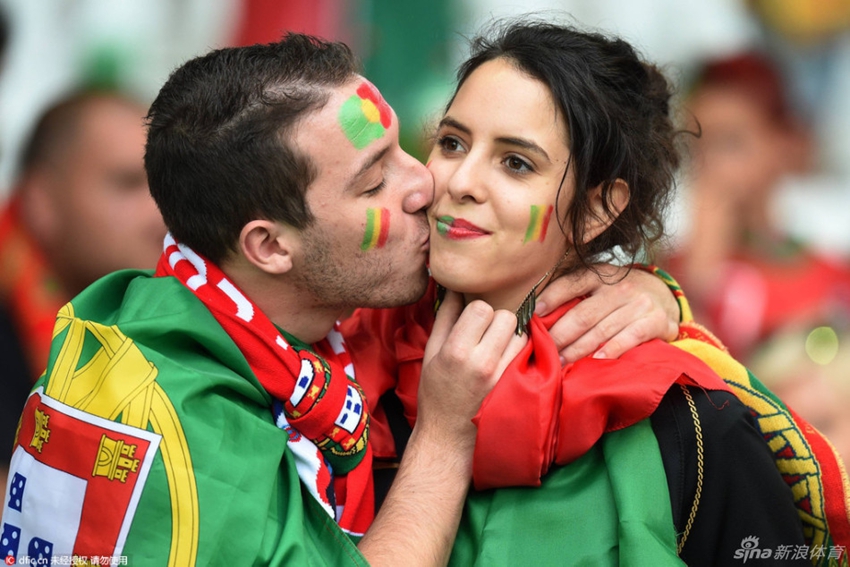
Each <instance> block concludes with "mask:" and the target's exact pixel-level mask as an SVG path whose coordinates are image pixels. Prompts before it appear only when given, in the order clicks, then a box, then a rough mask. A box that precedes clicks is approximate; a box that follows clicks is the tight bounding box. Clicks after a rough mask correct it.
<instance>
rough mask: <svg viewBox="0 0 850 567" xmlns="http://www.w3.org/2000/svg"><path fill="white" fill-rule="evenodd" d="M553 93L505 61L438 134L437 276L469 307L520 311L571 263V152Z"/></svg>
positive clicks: (471, 84) (475, 83)
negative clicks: (567, 227)
mask: <svg viewBox="0 0 850 567" xmlns="http://www.w3.org/2000/svg"><path fill="white" fill-rule="evenodd" d="M564 124H565V122H564V119H563V116H562V113H561V112H560V110H559V109H558V107H557V106H556V104H555V102H554V99H553V98H552V95H551V94H550V93H549V89H548V88H547V87H546V86H545V85H544V84H543V83H542V82H540V81H538V80H536V79H533V78H531V77H530V76H528V75H526V74H524V73H522V72H521V71H519V70H517V69H516V68H515V67H514V66H513V65H512V64H511V63H510V62H508V61H506V60H504V59H496V60H492V61H489V62H487V63H484V64H483V65H481V66H480V67H479V68H478V69H476V70H475V71H474V72H473V73H472V74H471V75H470V76H469V78H468V79H467V80H466V82H465V83H464V84H463V86H462V87H461V88H460V90H459V91H458V93H457V96H456V97H455V99H454V101H453V102H452V105H451V107H450V108H449V109H448V112H447V113H446V115H445V117H444V118H443V120H442V121H441V122H440V126H439V130H438V131H437V137H436V138H437V141H436V144H435V146H434V148H433V149H432V151H431V155H430V161H429V164H428V167H429V168H430V170H431V172H432V173H433V174H434V180H435V183H436V192H435V195H434V204H433V205H432V207H431V209H430V210H429V215H428V216H429V221H430V225H431V273H432V274H433V276H434V279H435V280H437V282H439V283H441V284H442V285H444V286H445V287H447V288H448V289H451V290H454V291H458V292H462V293H464V294H465V295H466V298H467V301H469V300H472V299H476V298H477V299H483V300H485V301H487V302H488V303H489V304H490V305H492V306H493V307H495V308H504V309H510V310H515V309H516V308H517V307H518V306H519V304H520V303H521V302H522V300H523V298H524V297H525V295H526V294H527V293H528V292H529V291H530V290H531V288H532V287H533V286H534V284H535V283H537V281H538V280H539V279H540V278H541V277H542V276H543V275H544V274H546V272H547V271H549V270H550V269H551V268H552V267H553V266H554V265H555V264H556V263H557V262H558V260H559V259H560V258H561V257H562V256H563V254H564V251H565V250H566V245H567V244H566V238H565V237H564V234H563V233H562V232H561V230H560V228H559V226H558V220H557V217H558V216H559V212H560V213H561V215H562V214H563V212H564V210H565V209H566V207H567V206H568V205H569V203H570V201H571V200H572V195H573V182H572V176H571V175H568V176H567V177H566V179H564V187H563V189H562V195H561V199H560V205H561V206H560V211H559V210H556V209H555V197H556V194H557V192H558V187H559V185H560V184H561V180H562V179H563V178H564V171H565V169H566V167H567V161H568V158H569V150H568V148H567V142H566V140H567V132H566V127H565V126H564Z"/></svg>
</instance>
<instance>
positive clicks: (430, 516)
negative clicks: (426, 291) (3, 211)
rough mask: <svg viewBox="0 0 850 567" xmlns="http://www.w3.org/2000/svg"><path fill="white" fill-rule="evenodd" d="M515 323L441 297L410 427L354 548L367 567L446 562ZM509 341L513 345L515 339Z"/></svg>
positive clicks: (517, 344)
mask: <svg viewBox="0 0 850 567" xmlns="http://www.w3.org/2000/svg"><path fill="white" fill-rule="evenodd" d="M515 329H516V316H514V314H513V313H510V312H508V311H493V308H492V307H490V306H489V305H487V304H486V303H483V302H480V301H474V302H472V303H470V304H469V305H467V306H466V308H465V309H464V308H463V305H462V301H461V298H460V296H458V295H457V294H452V293H448V294H446V298H445V299H444V301H443V304H442V305H441V306H440V310H439V311H438V312H437V319H436V321H435V322H434V329H433V331H432V332H431V338H430V339H429V340H428V345H427V347H426V349H425V356H424V358H423V365H422V376H421V380H420V383H419V399H418V403H417V408H418V409H417V417H416V424H415V425H414V427H413V433H412V434H411V435H410V440H409V441H408V444H407V449H406V450H405V452H404V456H403V458H402V460H401V465H400V466H399V470H398V474H397V475H396V478H395V481H394V482H393V485H392V487H391V488H390V491H389V493H388V494H387V498H386V500H385V501H384V505H383V506H382V507H381V510H380V512H379V513H378V515H377V516H376V517H375V521H374V522H373V523H372V527H371V528H369V531H367V532H366V535H365V536H364V537H363V539H362V540H360V543H359V544H358V547H359V548H360V551H361V552H363V555H364V556H366V558H367V560H368V561H369V564H370V565H373V566H376V567H381V566H384V565H388V566H392V565H402V564H403V565H409V566H412V567H434V566H441V565H445V564H446V563H447V562H448V559H449V555H450V553H451V549H452V545H453V543H454V539H455V534H456V533H457V526H458V523H459V522H460V516H461V512H462V510H463V502H464V500H465V499H466V493H467V491H468V490H469V484H470V479H471V477H472V451H473V449H474V447H475V435H476V429H475V425H474V424H473V423H472V418H473V417H474V416H475V414H476V413H477V412H478V408H479V406H480V405H481V401H482V400H483V399H484V397H485V396H486V395H487V394H488V393H489V392H490V390H491V389H492V388H493V386H494V385H495V384H496V383H497V382H498V380H499V377H500V376H501V373H502V371H503V370H504V369H505V367H506V366H507V364H508V363H509V362H510V361H511V360H512V359H513V357H514V356H515V355H516V353H517V352H519V350H520V348H521V347H522V345H523V344H524V343H523V340H522V339H520V338H519V337H517V336H516V335H515V334H514V330H515ZM514 337H516V338H514Z"/></svg>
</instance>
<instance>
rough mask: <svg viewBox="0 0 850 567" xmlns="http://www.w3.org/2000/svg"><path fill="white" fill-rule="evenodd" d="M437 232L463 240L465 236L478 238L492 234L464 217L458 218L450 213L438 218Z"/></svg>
mask: <svg viewBox="0 0 850 567" xmlns="http://www.w3.org/2000/svg"><path fill="white" fill-rule="evenodd" d="M436 222H437V232H438V233H439V234H441V235H443V236H445V237H447V238H451V239H453V240H462V239H465V238H478V237H481V236H487V235H488V234H490V233H489V232H488V231H486V230H484V229H483V228H481V227H478V226H476V225H474V224H472V223H471V222H469V221H467V220H464V219H456V218H454V217H451V216H449V215H442V216H439V217H437V218H436Z"/></svg>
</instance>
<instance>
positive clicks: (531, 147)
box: [496, 137, 552, 163]
mask: <svg viewBox="0 0 850 567" xmlns="http://www.w3.org/2000/svg"><path fill="white" fill-rule="evenodd" d="M496 141H497V142H498V143H500V144H509V145H512V146H519V147H521V148H524V149H526V150H528V151H530V152H534V153H536V154H539V155H540V156H541V157H543V158H544V159H545V160H546V161H548V162H550V163H551V161H552V160H551V159H550V158H549V154H547V153H546V150H544V149H543V148H541V147H540V146H538V145H537V144H535V143H534V142H532V141H531V140H529V139H527V138H515V137H500V138H496Z"/></svg>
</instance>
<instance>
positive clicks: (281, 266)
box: [239, 219, 297, 274]
mask: <svg viewBox="0 0 850 567" xmlns="http://www.w3.org/2000/svg"><path fill="white" fill-rule="evenodd" d="M296 242H297V231H296V230H295V229H294V228H293V227H291V226H289V225H286V224H283V223H279V222H273V221H269V220H261V219H257V220H253V221H251V222H249V223H248V224H246V225H245V226H243V227H242V232H240V233H239V248H240V250H241V251H242V254H243V255H244V256H245V259H247V260H248V261H249V262H250V263H251V264H253V265H254V266H256V267H257V268H259V269H260V270H262V271H264V272H266V273H268V274H284V273H286V272H288V271H289V270H291V269H292V253H293V251H294V247H295V246H296Z"/></svg>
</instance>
